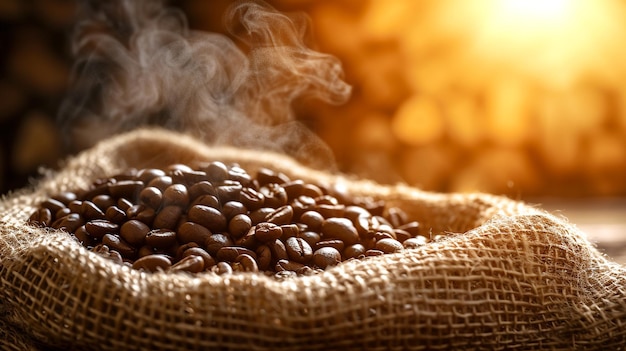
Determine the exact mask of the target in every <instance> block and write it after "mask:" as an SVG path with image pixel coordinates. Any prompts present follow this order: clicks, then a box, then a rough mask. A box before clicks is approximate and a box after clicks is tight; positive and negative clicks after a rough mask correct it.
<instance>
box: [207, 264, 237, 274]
mask: <svg viewBox="0 0 626 351" xmlns="http://www.w3.org/2000/svg"><path fill="white" fill-rule="evenodd" d="M211 271H212V272H214V273H217V274H218V275H229V274H232V273H233V267H231V266H230V264H228V263H226V262H218V263H217V264H216V265H215V266H213V268H211Z"/></svg>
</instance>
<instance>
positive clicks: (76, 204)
mask: <svg viewBox="0 0 626 351" xmlns="http://www.w3.org/2000/svg"><path fill="white" fill-rule="evenodd" d="M67 207H68V208H69V209H70V211H72V212H73V213H82V212H83V202H82V201H81V200H74V201H71V202H70V203H69V204H68V205H67ZM42 208H43V207H42Z"/></svg>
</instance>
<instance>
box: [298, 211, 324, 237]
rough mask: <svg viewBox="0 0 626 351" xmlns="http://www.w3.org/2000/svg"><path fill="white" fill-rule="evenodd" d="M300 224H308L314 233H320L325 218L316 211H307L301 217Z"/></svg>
mask: <svg viewBox="0 0 626 351" xmlns="http://www.w3.org/2000/svg"><path fill="white" fill-rule="evenodd" d="M300 223H304V224H306V226H307V228H308V229H309V230H311V231H314V232H319V231H320V230H321V229H322V223H324V217H323V216H322V215H321V214H320V213H319V212H316V211H306V212H304V213H303V214H302V215H301V216H300Z"/></svg>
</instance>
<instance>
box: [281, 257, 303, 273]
mask: <svg viewBox="0 0 626 351" xmlns="http://www.w3.org/2000/svg"><path fill="white" fill-rule="evenodd" d="M302 267H304V264H302V263H299V262H295V261H290V260H278V262H276V267H275V268H274V269H275V270H276V272H280V271H292V272H295V271H297V270H299V269H302Z"/></svg>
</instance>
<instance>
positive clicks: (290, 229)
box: [280, 224, 300, 241]
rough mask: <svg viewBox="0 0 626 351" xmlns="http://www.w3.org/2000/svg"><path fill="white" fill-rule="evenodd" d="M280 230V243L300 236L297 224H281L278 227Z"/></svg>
mask: <svg viewBox="0 0 626 351" xmlns="http://www.w3.org/2000/svg"><path fill="white" fill-rule="evenodd" d="M280 229H281V230H282V231H283V234H282V235H281V236H280V239H281V240H282V241H285V240H287V238H291V237H292V236H298V234H300V227H299V226H298V225H297V224H283V225H281V226H280Z"/></svg>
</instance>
